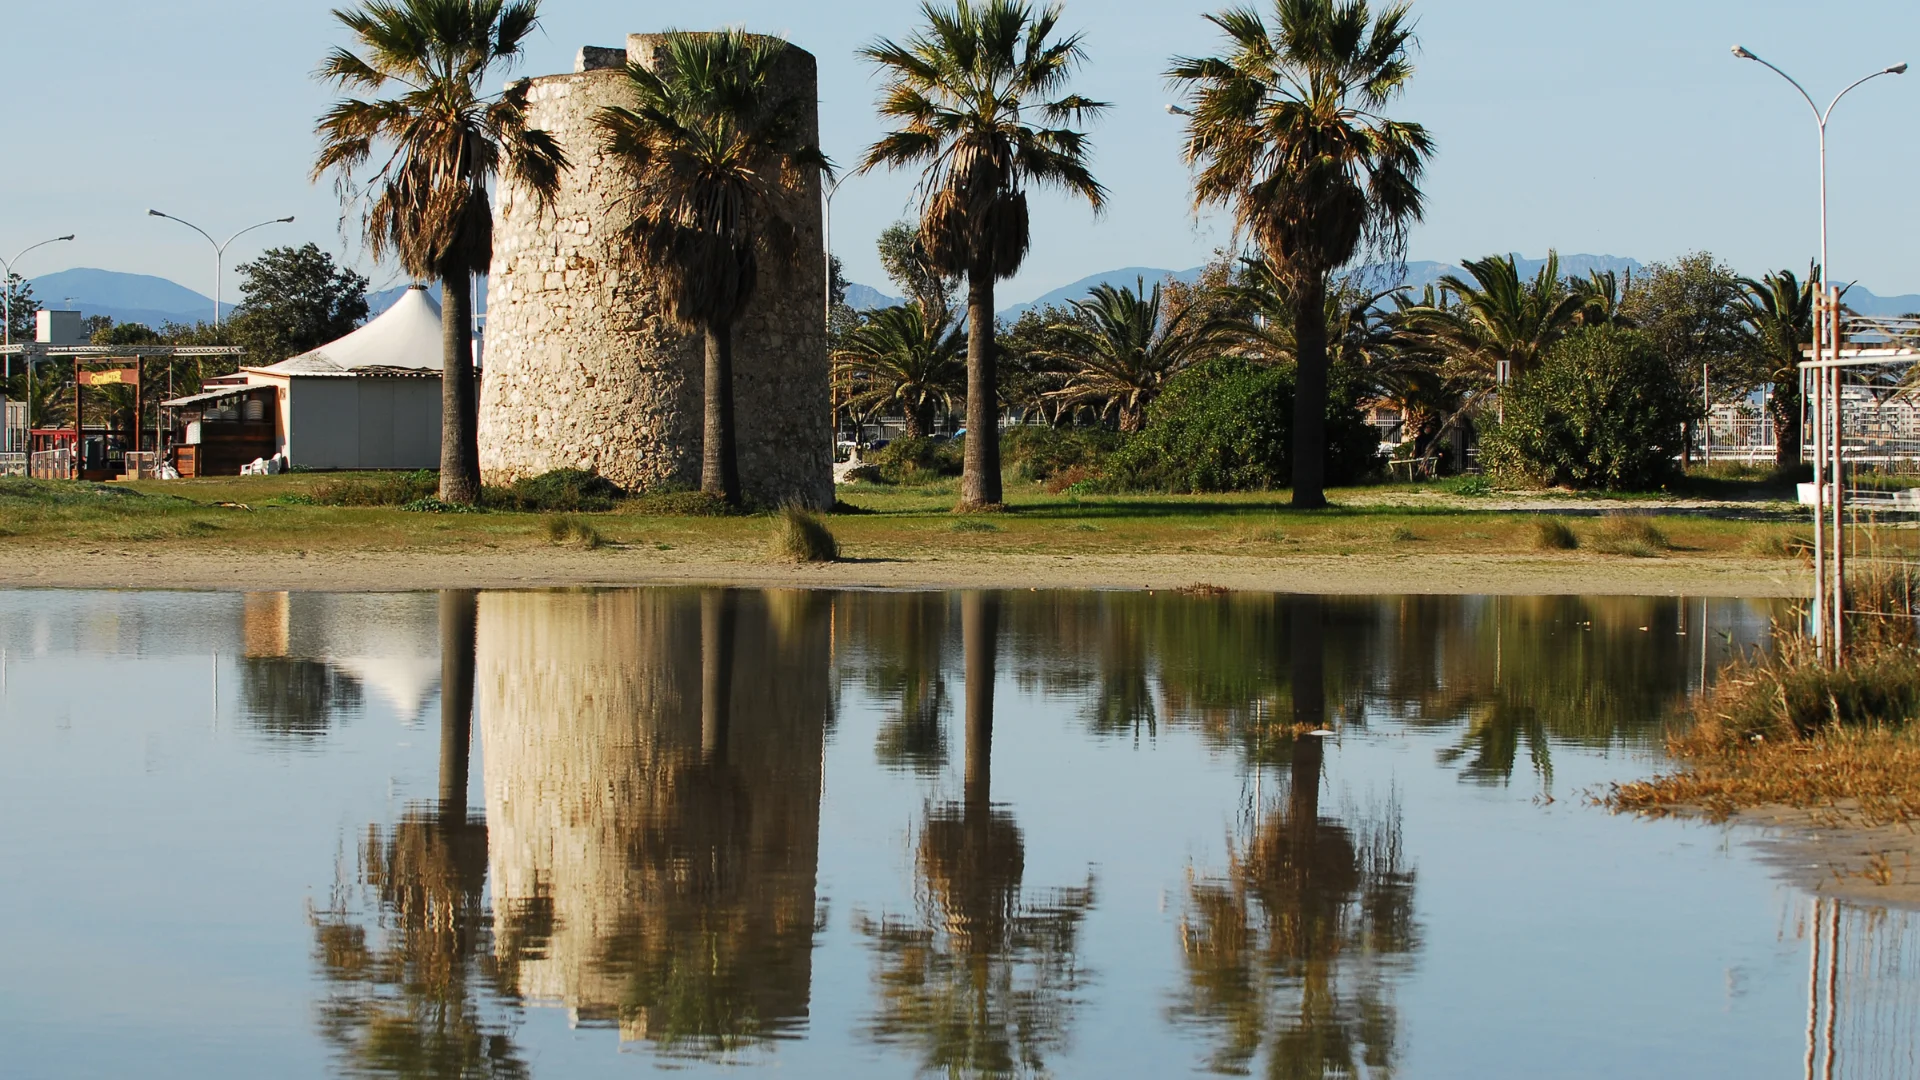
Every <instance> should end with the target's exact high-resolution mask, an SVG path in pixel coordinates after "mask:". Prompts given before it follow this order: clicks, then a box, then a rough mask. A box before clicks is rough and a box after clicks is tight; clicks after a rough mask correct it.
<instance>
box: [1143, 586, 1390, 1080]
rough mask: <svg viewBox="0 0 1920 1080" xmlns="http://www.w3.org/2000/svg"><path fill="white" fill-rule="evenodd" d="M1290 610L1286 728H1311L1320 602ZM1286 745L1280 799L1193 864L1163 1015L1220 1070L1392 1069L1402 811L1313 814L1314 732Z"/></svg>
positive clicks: (1320, 673)
mask: <svg viewBox="0 0 1920 1080" xmlns="http://www.w3.org/2000/svg"><path fill="white" fill-rule="evenodd" d="M1288 616H1289V618H1288V622H1289V624H1290V625H1289V636H1290V638H1291V641H1290V643H1289V659H1290V668H1291V676H1292V680H1291V681H1292V690H1293V694H1292V697H1293V715H1292V721H1293V724H1292V727H1293V729H1294V730H1295V731H1302V732H1304V731H1312V730H1315V729H1318V728H1320V727H1322V725H1323V724H1324V721H1325V718H1326V714H1325V709H1326V700H1325V689H1324V687H1325V681H1324V680H1325V673H1324V648H1325V645H1324V642H1325V637H1324V634H1323V629H1324V626H1323V619H1322V611H1321V601H1319V600H1318V599H1314V598H1303V599H1298V600H1294V601H1291V602H1290V603H1289V610H1288ZM1286 752H1287V754H1288V757H1289V759H1290V760H1289V761H1288V766H1287V783H1286V787H1285V791H1284V794H1283V796H1282V797H1280V798H1278V799H1268V798H1265V797H1263V796H1258V795H1256V797H1255V802H1254V804H1253V806H1252V808H1251V812H1250V815H1249V818H1248V821H1247V824H1246V826H1245V828H1244V831H1242V832H1241V833H1240V834H1239V835H1237V836H1235V837H1234V838H1232V839H1231V840H1230V841H1229V844H1228V852H1227V866H1226V868H1225V869H1224V870H1223V871H1217V872H1213V871H1208V872H1203V871H1192V870H1190V871H1189V874H1188V883H1187V896H1186V907H1185V910H1184V911H1183V913H1182V916H1181V920H1180V944H1181V952H1182V956H1183V958H1184V961H1185V966H1186V985H1185V986H1184V987H1183V988H1182V991H1181V994H1180V998H1179V1000H1178V1001H1177V1003H1176V1004H1175V1006H1174V1008H1173V1010H1172V1012H1173V1016H1174V1018H1175V1020H1176V1021H1177V1022H1180V1023H1183V1024H1189V1025H1192V1026H1194V1027H1196V1028H1198V1029H1200V1030H1201V1031H1202V1032H1204V1033H1205V1034H1206V1036H1207V1037H1208V1039H1209V1041H1211V1042H1212V1043H1213V1044H1214V1050H1213V1052H1212V1053H1211V1054H1210V1056H1209V1058H1208V1061H1207V1064H1208V1066H1209V1068H1211V1069H1212V1070H1214V1071H1216V1072H1224V1073H1245V1072H1248V1071H1249V1070H1250V1068H1251V1066H1252V1063H1253V1061H1254V1059H1255V1058H1256V1057H1258V1056H1260V1055H1261V1054H1262V1053H1263V1052H1264V1053H1265V1055H1266V1072H1267V1074H1268V1075H1269V1076H1274V1077H1325V1076H1355V1075H1360V1074H1362V1073H1363V1072H1364V1073H1369V1074H1371V1073H1375V1072H1380V1073H1386V1072H1390V1071H1391V1069H1392V1067H1393V1065H1394V1061H1395V1057H1396V1040H1397V1026H1398V1020H1397V1016H1396V1012H1395V1009H1394V1005H1393V1000H1392V994H1391V991H1392V980H1391V975H1392V972H1393V971H1394V970H1395V968H1396V967H1397V966H1398V961H1397V960H1396V958H1404V957H1406V956H1407V955H1408V954H1410V953H1412V952H1413V951H1414V949H1415V948H1417V946H1418V938H1417V932H1416V926H1415V923H1414V920H1413V881H1414V879H1413V873H1412V871H1411V870H1410V869H1409V868H1408V867H1407V866H1406V865H1405V860H1404V858H1403V856H1402V852H1401V849H1400V827H1399V810H1398V807H1397V805H1394V804H1391V803H1390V804H1389V805H1388V806H1387V807H1386V808H1385V810H1384V811H1383V812H1381V813H1379V814H1378V815H1375V816H1373V817H1371V818H1368V819H1366V820H1363V821H1360V822H1358V823H1356V824H1353V825H1348V824H1342V823H1341V822H1338V821H1335V820H1331V819H1328V818H1325V817H1323V816H1322V815H1321V812H1320V779H1321V766H1322V762H1323V759H1324V753H1325V750H1324V743H1323V742H1322V739H1321V737H1320V736H1317V735H1311V734H1303V735H1298V736H1296V737H1294V738H1293V739H1292V740H1291V741H1290V742H1289V743H1288V744H1287V747H1286ZM1256 768H1257V766H1256Z"/></svg>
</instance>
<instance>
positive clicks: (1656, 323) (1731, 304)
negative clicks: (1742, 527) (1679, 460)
mask: <svg viewBox="0 0 1920 1080" xmlns="http://www.w3.org/2000/svg"><path fill="white" fill-rule="evenodd" d="M1741 295H1742V294H1741V289H1740V279H1739V277H1738V276H1737V275H1735V274H1734V272H1733V270H1732V269H1730V268H1729V267H1728V266H1727V265H1726V264H1724V263H1722V262H1720V261H1719V260H1717V259H1715V258H1714V257H1713V256H1712V255H1710V254H1708V253H1706V252H1703V251H1701V252H1694V253H1692V254H1690V255H1684V256H1682V257H1680V258H1679V259H1676V260H1675V261H1673V262H1672V263H1655V264H1653V265H1652V266H1649V267H1647V270H1646V273H1645V274H1643V275H1641V277H1640V279H1639V280H1637V281H1635V282H1634V283H1633V290H1632V291H1631V292H1629V293H1628V294H1627V298H1626V303H1625V304H1624V305H1623V310H1624V311H1625V313H1626V314H1627V315H1628V316H1629V317H1630V318H1632V319H1633V321H1634V324H1635V325H1636V326H1638V327H1639V328H1640V329H1641V330H1643V331H1645V332H1646V335H1647V339H1648V340H1649V341H1650V342H1652V343H1653V346H1654V348H1655V349H1657V350H1659V352H1660V355H1661V356H1664V357H1665V358H1666V360H1667V366H1668V368H1669V369H1670V370H1669V374H1668V377H1669V378H1671V379H1673V380H1674V381H1675V382H1676V383H1678V384H1679V385H1681V386H1685V387H1689V388H1691V389H1692V392H1693V395H1694V399H1695V400H1696V401H1697V400H1699V399H1700V397H1701V391H1702V389H1703V388H1704V387H1706V386H1712V387H1717V388H1718V390H1717V391H1716V392H1715V394H1714V396H1715V397H1717V398H1719V399H1720V400H1722V401H1731V400H1736V399H1739V398H1743V397H1745V396H1746V395H1747V394H1748V393H1750V392H1751V391H1752V390H1753V389H1754V388H1755V387H1757V386H1759V385H1761V384H1762V383H1765V382H1766V381H1767V378H1768V372H1769V369H1768V367H1767V365H1766V364H1765V363H1764V362H1763V361H1762V360H1761V358H1760V353H1759V351H1758V350H1756V349H1754V348H1753V342H1752V340H1751V339H1750V338H1749V337H1748V336H1747V333H1746V326H1745V324H1744V318H1745V316H1744V314H1743V313H1744V310H1745V309H1744V306H1743V305H1742V303H1741ZM1709 378H1710V379H1711V382H1710V383H1708V382H1706V381H1705V380H1708V379H1709ZM1694 422H1695V421H1694V420H1693V419H1689V420H1688V421H1687V424H1686V441H1685V443H1684V444H1683V446H1682V451H1683V453H1684V454H1685V455H1686V457H1687V458H1688V459H1689V460H1691V458H1692V455H1693V425H1694Z"/></svg>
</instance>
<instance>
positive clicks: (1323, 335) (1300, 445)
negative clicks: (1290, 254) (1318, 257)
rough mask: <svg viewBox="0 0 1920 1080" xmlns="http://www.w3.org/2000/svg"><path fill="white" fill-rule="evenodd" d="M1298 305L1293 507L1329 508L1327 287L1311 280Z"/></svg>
mask: <svg viewBox="0 0 1920 1080" xmlns="http://www.w3.org/2000/svg"><path fill="white" fill-rule="evenodd" d="M1309 278H1310V280H1309V281H1308V282H1307V283H1306V284H1304V285H1303V286H1302V287H1301V288H1300V290H1299V293H1298V295H1296V296H1295V298H1294V303H1293V340H1294V352H1295V359H1296V364H1295V371H1294V385H1293V506H1294V508H1295V509H1296V510H1318V509H1320V508H1322V507H1324V506H1326V505H1327V493H1326V485H1327V283H1326V280H1325V279H1324V278H1323V277H1322V276H1321V275H1320V274H1318V273H1315V274H1311V275H1309Z"/></svg>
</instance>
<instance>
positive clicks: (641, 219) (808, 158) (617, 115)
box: [597, 30, 828, 505]
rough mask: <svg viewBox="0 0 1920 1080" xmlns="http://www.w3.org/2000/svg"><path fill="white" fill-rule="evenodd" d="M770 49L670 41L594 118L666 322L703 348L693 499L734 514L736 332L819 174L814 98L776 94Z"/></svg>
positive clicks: (781, 254) (752, 42) (714, 39)
mask: <svg viewBox="0 0 1920 1080" xmlns="http://www.w3.org/2000/svg"><path fill="white" fill-rule="evenodd" d="M787 47H788V46H787V43H786V42H785V41H783V40H781V39H779V38H772V37H762V36H759V35H749V34H746V33H744V32H742V31H738V30H728V31H725V32H722V33H717V34H678V33H676V34H668V35H666V39H665V41H664V42H663V43H662V45H661V48H660V54H659V66H658V68H657V69H650V68H647V67H643V66H642V65H640V64H639V63H637V62H636V63H630V64H628V65H627V80H628V85H629V89H630V90H631V92H632V95H633V98H634V106H633V107H631V108H625V107H619V106H615V107H610V108H607V109H604V110H602V111H601V113H600V114H599V116H598V117H597V122H598V124H599V126H600V130H601V133H602V136H603V138H604V141H605V146H606V150H607V152H608V153H610V154H612V155H613V156H615V157H616V158H618V159H620V160H621V161H623V162H624V163H625V165H626V167H627V169H628V171H629V172H630V173H631V174H632V176H633V181H634V191H633V202H634V205H635V207H636V211H635V214H634V218H633V221H632V223H631V224H629V226H628V227H627V235H628V238H629V239H630V241H631V242H632V244H633V247H634V251H635V253H636V254H638V256H639V257H640V260H641V261H642V262H643V263H645V264H646V265H647V266H648V267H649V269H651V270H652V271H653V273H655V274H657V275H658V276H659V278H660V281H661V283H662V286H663V292H664V294H665V297H666V302H667V310H668V313H669V314H670V315H671V317H672V318H673V320H674V321H675V322H676V323H678V324H679V325H680V326H681V327H682V328H683V329H685V330H687V331H689V332H696V333H700V334H702V335H703V336H704V338H705V343H706V373H705V397H706V416H705V425H704V430H703V436H702V440H701V454H700V489H701V490H702V491H705V492H708V493H710V494H713V495H718V496H720V497H721V498H723V499H725V500H726V501H727V503H728V504H729V505H738V504H739V503H740V498H741V495H740V463H739V455H738V452H737V450H736V446H735V442H736V432H735V429H734V417H733V328H734V324H735V323H737V322H739V321H740V317H741V315H743V314H744V313H745V312H746V308H747V304H748V302H749V301H750V300H752V299H753V293H754V289H755V287H756V286H757V285H758V283H759V278H760V259H761V257H762V254H763V253H764V254H765V255H766V256H767V257H769V258H770V259H771V260H772V261H773V262H774V263H775V265H784V264H786V262H787V261H788V260H789V259H790V258H791V257H792V256H793V255H794V253H795V248H796V245H797V236H796V223H795V222H794V220H793V218H792V216H791V215H792V213H793V211H792V210H791V209H790V208H789V207H790V206H791V204H792V203H793V202H794V201H795V194H794V193H795V191H796V189H798V188H799V186H800V185H801V184H802V183H803V182H804V180H805V178H806V177H807V176H809V175H813V174H817V173H818V172H819V171H821V170H824V169H827V168H828V162H827V159H826V157H825V156H824V155H823V154H821V153H820V147H819V146H818V145H817V142H816V136H815V135H814V133H813V131H812V130H811V129H812V127H813V125H812V124H811V123H810V122H809V121H810V117H809V116H808V111H809V110H810V109H811V108H812V106H813V101H812V100H811V99H809V98H806V97H802V96H801V95H799V94H797V93H794V92H792V91H791V90H787V89H783V86H782V83H781V82H780V80H779V78H778V76H777V73H776V69H777V68H778V67H779V65H780V62H781V59H782V57H783V56H784V55H785V54H786V51H787Z"/></svg>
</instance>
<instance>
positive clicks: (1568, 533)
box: [1533, 517, 1580, 551]
mask: <svg viewBox="0 0 1920 1080" xmlns="http://www.w3.org/2000/svg"><path fill="white" fill-rule="evenodd" d="M1533 546H1534V547H1535V548H1537V549H1539V550H1541V551H1572V550H1573V549H1574V548H1577V547H1579V546H1580V538H1579V537H1578V536H1575V535H1574V534H1573V526H1571V525H1568V524H1567V523H1566V522H1565V521H1563V520H1561V519H1560V518H1557V517H1545V518H1541V519H1539V520H1538V521H1535V522H1534V523H1533Z"/></svg>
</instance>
